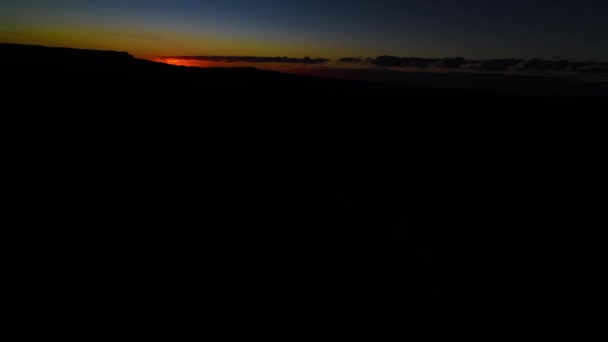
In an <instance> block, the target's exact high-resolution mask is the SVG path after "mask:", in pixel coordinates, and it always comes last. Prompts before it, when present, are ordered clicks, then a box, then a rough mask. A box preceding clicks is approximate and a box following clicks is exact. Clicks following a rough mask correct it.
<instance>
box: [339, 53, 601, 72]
mask: <svg viewBox="0 0 608 342" xmlns="http://www.w3.org/2000/svg"><path fill="white" fill-rule="evenodd" d="M342 60H344V61H345V62H348V61H349V59H348V58H346V59H344V58H343V59H342ZM370 64H371V65H374V66H377V67H381V68H395V67H416V68H444V69H462V70H474V71H557V72H586V73H608V63H598V62H590V61H589V62H573V61H568V60H566V59H550V60H547V59H539V58H535V59H529V60H525V59H516V58H508V59H488V60H469V59H465V58H462V57H456V58H418V57H395V56H379V57H376V58H375V59H373V60H371V62H370Z"/></svg>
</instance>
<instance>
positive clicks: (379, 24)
mask: <svg viewBox="0 0 608 342" xmlns="http://www.w3.org/2000/svg"><path fill="white" fill-rule="evenodd" d="M606 18H608V1H603V2H602V1H588V0H579V1H565V0H553V1H550V0H538V1H524V0H512V1H504V0H499V1H480V0H462V1H447V0H401V1H396V0H375V1H363V0H351V1H344V0H308V1H305V0H291V1H277V0H274V1H273V0H260V1H244V0H221V1H220V0H171V1H169V0H165V1H159V0H131V1H129V0H104V1H100V0H97V1H86V0H53V1H51V0H48V1H42V0H20V1H13V2H11V3H8V4H6V3H5V4H0V41H5V42H6V41H8V42H22V43H36V44H45V45H62V46H74V47H86V48H102V49H117V50H127V51H130V52H132V53H135V54H197V55H203V54H204V55H269V56H279V55H280V56H283V55H287V56H292V57H303V56H306V55H308V56H311V57H328V58H338V57H345V56H355V57H359V56H360V57H375V56H378V55H382V54H389V55H400V56H420V57H455V56H462V57H467V58H499V57H523V58H530V57H552V56H563V57H568V58H571V59H593V60H601V61H608V19H606Z"/></svg>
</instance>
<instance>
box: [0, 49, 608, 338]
mask: <svg viewBox="0 0 608 342" xmlns="http://www.w3.org/2000/svg"><path fill="white" fill-rule="evenodd" d="M0 75H2V80H3V81H4V82H5V85H7V87H5V88H4V92H3V102H2V111H1V113H2V114H1V115H2V117H1V120H0V130H1V134H2V137H3V138H5V140H7V142H5V144H4V145H3V153H2V161H3V166H2V169H3V177H4V178H3V187H2V193H3V197H4V198H5V199H6V201H5V204H3V213H4V215H3V221H4V225H3V228H4V231H6V232H7V235H5V236H6V241H7V243H8V244H9V245H11V246H12V247H13V248H14V251H11V258H12V259H11V260H10V261H9V262H10V263H12V264H13V265H14V266H15V268H16V274H15V275H14V276H12V275H11V276H10V277H8V279H9V282H10V283H11V284H13V285H14V286H15V288H18V290H19V291H15V292H10V293H18V294H19V295H17V297H18V298H19V299H22V307H23V308H26V310H28V312H29V313H30V315H29V316H27V317H28V322H27V328H26V329H23V330H22V331H23V332H24V333H25V334H27V335H28V337H32V338H31V340H61V341H66V340H78V341H90V340H108V339H112V340H115V339H123V338H124V339H127V338H129V339H135V340H142V339H150V338H156V339H161V338H162V339H165V340H181V339H185V338H188V339H192V337H195V338H205V337H208V336H214V335H215V334H216V333H220V334H222V336H226V337H229V336H230V337H240V338H242V337H246V336H256V335H261V334H264V336H270V335H276V337H279V338H282V339H285V337H288V339H289V337H291V336H294V335H298V336H301V335H310V336H311V337H313V336H314V337H317V338H318V337H319V336H327V337H329V336H330V335H331V334H332V332H333V333H335V334H339V335H340V336H342V337H354V336H355V335H356V336H359V337H362V336H364V335H365V333H366V332H367V333H369V334H371V336H373V337H374V338H375V339H378V338H379V337H380V338H382V336H381V335H383V334H387V335H388V334H391V335H393V336H394V334H398V335H397V336H403V337H404V338H411V339H415V340H420V337H425V338H429V339H433V340H435V339H436V340H439V339H442V340H446V339H447V338H450V339H453V338H455V337H467V336H473V335H482V336H483V337H484V338H485V339H490V340H493V339H502V338H505V339H511V340H549V339H551V340H560V339H562V340H563V339H566V340H576V337H577V336H580V334H581V332H584V331H587V330H588V328H589V327H591V326H592V325H594V324H596V323H599V321H600V319H601V317H599V316H597V317H595V316H592V314H591V313H593V312H598V311H596V310H599V309H602V308H603V307H604V304H605V303H604V302H603V301H602V300H600V299H598V298H600V297H597V296H596V294H597V293H599V292H601V291H603V290H604V288H605V285H606V282H605V280H603V279H604V278H603V277H601V275H602V274H603V273H605V271H606V266H605V263H604V262H603V257H604V256H605V248H604V245H605V242H606V241H605V239H606V236H605V234H604V233H602V231H605V229H603V228H605V227H606V224H607V223H608V221H607V220H606V214H605V203H604V202H605V201H604V200H602V198H603V197H604V194H605V193H606V190H608V187H607V185H608V184H607V182H606V177H605V175H606V174H608V170H607V169H606V166H605V163H604V160H603V159H604V158H603V157H604V156H605V155H606V154H607V152H608V150H607V140H606V137H608V135H606V134H605V133H606V132H605V129H604V128H605V127H604V122H602V121H597V122H594V123H593V125H589V123H588V122H581V121H586V119H592V118H595V119H598V118H599V119H602V118H603V116H604V115H605V114H604V113H603V111H602V110H601V108H605V105H606V97H605V96H599V95H596V96H581V95H577V96H568V95H564V94H563V93H560V94H559V96H553V95H551V94H550V93H547V94H545V95H542V96H532V95H526V94H521V93H519V94H514V93H513V92H502V91H498V90H496V91H495V90H494V87H495V86H496V88H500V86H499V85H497V83H496V81H493V83H488V84H487V89H486V90H485V91H481V90H471V89H469V90H458V89H454V88H452V89H450V88H446V89H441V88H436V87H414V86H393V85H388V84H377V83H371V82H360V81H346V80H335V79H327V78H321V77H308V76H298V75H288V74H281V73H276V72H266V71H261V70H256V69H253V68H236V69H199V68H188V67H176V66H171V65H165V64H159V63H153V62H149V61H144V60H139V59H136V58H132V57H130V56H129V55H128V54H125V53H115V52H101V51H83V50H73V49H54V48H44V47H31V46H15V45H0ZM211 334H213V335H211ZM287 334H289V335H287ZM30 335H35V336H30ZM331 336H333V335H331ZM573 338H574V339H573Z"/></svg>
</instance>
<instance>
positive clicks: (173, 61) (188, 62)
mask: <svg viewBox="0 0 608 342" xmlns="http://www.w3.org/2000/svg"><path fill="white" fill-rule="evenodd" d="M151 60H152V61H154V62H159V63H165V64H170V65H176V66H188V67H205V66H206V64H207V63H206V62H205V61H201V60H193V59H186V58H175V57H155V58H152V59H151Z"/></svg>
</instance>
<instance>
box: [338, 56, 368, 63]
mask: <svg viewBox="0 0 608 342" xmlns="http://www.w3.org/2000/svg"><path fill="white" fill-rule="evenodd" d="M338 62H340V63H363V59H361V58H356V57H343V58H340V59H338Z"/></svg>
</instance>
